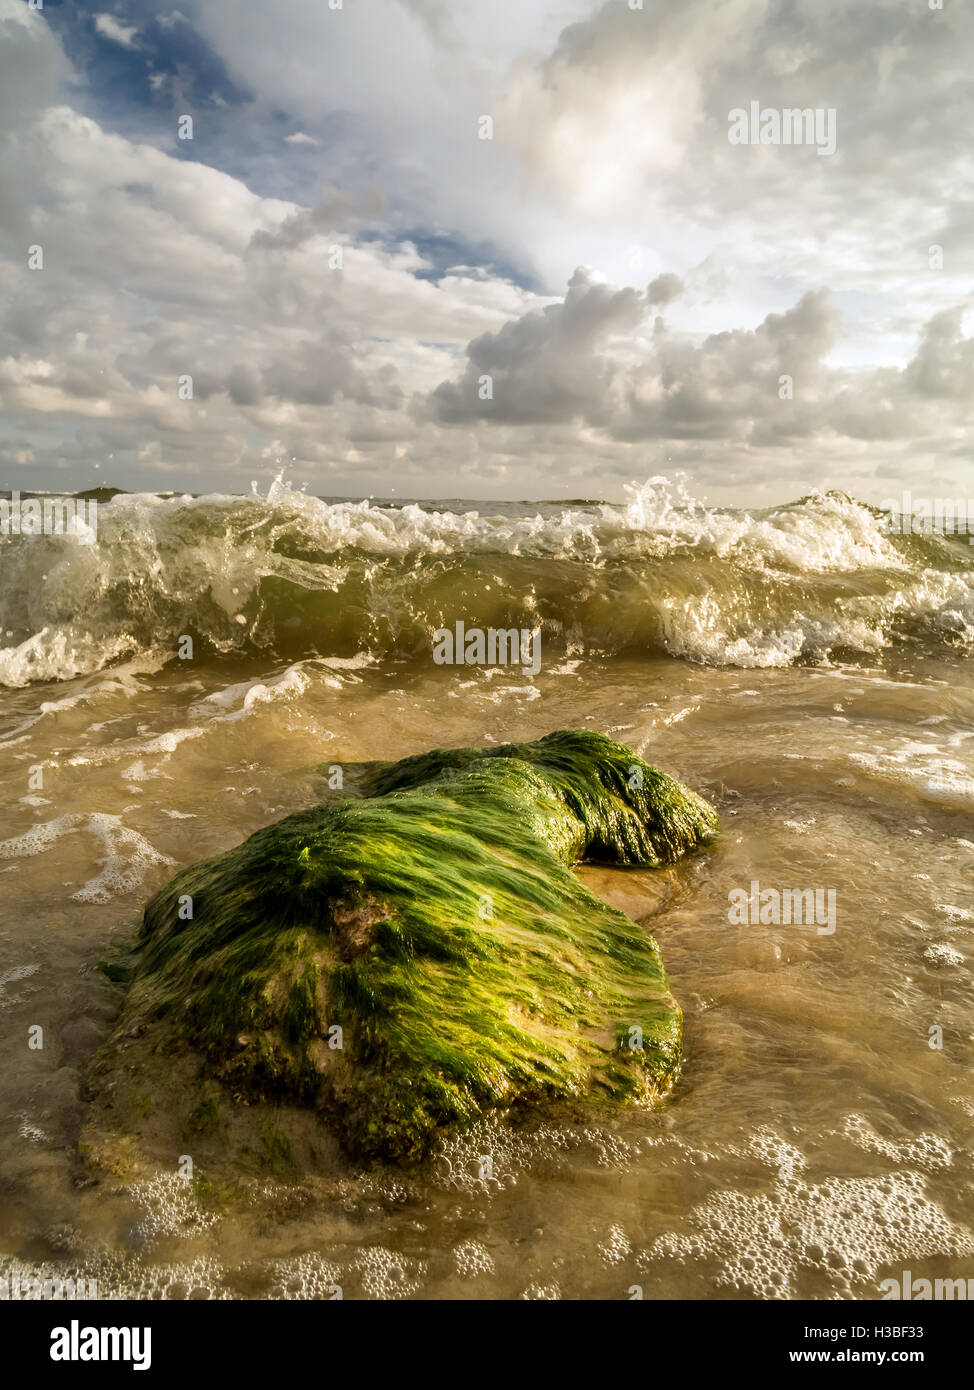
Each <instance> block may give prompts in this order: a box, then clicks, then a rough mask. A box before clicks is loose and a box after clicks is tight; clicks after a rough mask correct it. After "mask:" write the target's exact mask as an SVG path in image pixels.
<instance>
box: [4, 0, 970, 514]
mask: <svg viewBox="0 0 974 1390" xmlns="http://www.w3.org/2000/svg"><path fill="white" fill-rule="evenodd" d="M180 5H181V8H180V10H174V11H172V12H171V13H169V14H167V15H162V16H160V15H157V14H155V13H151V12H150V9H151V7H149V6H147V5H146V4H145V3H144V0H129V3H128V5H127V7H126V17H125V18H124V19H120V18H119V17H118V16H117V15H116V16H113V15H111V14H108V13H104V14H100V15H98V16H96V19H95V30H96V32H97V33H99V34H100V35H101V37H102V38H104V39H109V40H110V41H111V42H110V43H105V44H99V43H95V42H93V40H92V32H93V31H92V26H91V24H90V23H88V19H87V16H84V17H83V18H84V22H80V21H78V20H77V18H75V20H73V21H72V20H71V15H73V14H74V11H73V10H72V9H69V7H67V6H64V7H61V6H57V7H55V6H51V7H49V10H44V11H42V12H38V11H33V12H32V11H30V9H29V8H28V7H27V6H25V5H24V4H23V3H22V0H0V40H2V43H0V65H2V69H3V70H2V73H0V121H2V129H3V131H4V132H5V133H4V134H3V135H2V136H0V294H2V302H3V305H4V308H3V324H2V343H3V347H2V358H0V407H2V411H3V418H2V421H0V460H2V462H3V463H4V464H5V465H6V466H7V467H8V468H9V469H10V470H17V474H18V476H19V475H20V474H22V473H26V472H30V473H31V475H32V477H33V478H34V480H35V481H36V483H37V485H39V486H44V485H48V486H50V485H54V484H62V485H63V484H64V483H65V482H66V481H67V480H69V479H70V480H71V481H72V482H76V483H77V484H78V485H82V486H83V485H88V484H90V483H91V482H93V481H100V480H104V478H105V473H106V469H108V468H111V470H113V473H114V477H113V480H115V481H119V482H121V483H122V484H123V485H133V486H137V485H139V483H140V481H142V482H143V483H144V485H151V483H152V480H153V479H154V478H158V479H160V480H164V481H163V482H162V483H161V485H164V486H167V487H170V486H177V487H178V486H194V487H198V486H204V485H205V486H209V487H214V486H221V487H225V488H228V489H229V488H239V487H241V486H242V487H244V488H246V486H247V484H248V482H249V479H250V477H252V476H255V473H257V474H258V475H259V472H260V469H261V468H262V467H265V466H266V468H268V469H270V468H275V469H276V467H278V466H279V465H280V463H281V462H284V463H286V464H287V466H288V468H289V469H290V470H291V475H292V476H293V477H294V478H295V479H296V480H297V481H304V482H308V483H309V484H311V485H312V486H313V487H315V488H316V489H317V490H325V491H327V490H329V488H330V487H331V489H332V490H334V491H340V492H354V491H357V490H360V489H361V490H363V491H378V492H382V491H389V487H390V485H391V483H394V484H395V486H396V489H397V492H399V493H400V494H402V493H408V492H412V493H416V494H420V495H423V494H426V495H429V494H436V493H438V492H439V493H440V494H441V495H442V494H443V493H450V494H455V493H456V492H457V491H460V490H464V489H466V490H467V491H468V492H469V493H470V494H471V495H475V496H477V495H483V493H484V492H485V491H487V492H492V493H494V494H495V495H508V496H509V495H511V493H512V492H514V493H516V494H517V495H522V496H528V495H532V494H533V495H551V494H552V493H555V494H561V495H564V494H565V491H566V490H569V492H570V493H574V494H576V495H577V494H578V493H581V492H585V493H589V494H603V495H604V494H606V493H608V494H610V495H618V491H619V486H620V484H621V482H624V481H628V480H629V479H631V478H633V477H645V476H647V474H649V473H655V472H659V471H662V470H663V469H665V468H669V467H677V466H679V467H683V468H685V469H686V470H687V471H688V472H689V473H690V474H691V477H692V478H693V479H695V480H696V482H697V483H698V484H699V485H700V487H701V488H705V489H708V490H717V491H718V492H719V491H721V490H723V492H724V494H725V496H726V497H727V500H731V501H750V500H751V499H752V497H754V496H757V495H759V496H767V495H768V493H769V492H770V493H772V494H774V495H775V496H777V497H781V496H783V495H786V494H787V493H796V492H800V491H807V490H808V488H809V487H811V486H815V485H821V486H830V485H831V486H835V485H839V486H847V487H850V488H853V489H854V490H855V489H859V490H860V491H862V492H863V493H864V494H865V495H873V496H877V495H885V494H886V493H887V492H888V490H889V483H888V480H889V478H890V476H892V474H891V470H892V472H893V473H894V474H895V473H896V471H897V470H899V472H900V473H901V474H902V475H903V476H906V477H909V476H914V475H915V474H916V473H918V472H923V473H925V474H926V475H927V477H928V478H930V479H933V478H937V477H942V478H944V479H947V480H948V482H947V486H950V481H949V480H951V479H955V480H956V479H961V478H963V477H964V476H965V471H966V472H969V451H970V425H971V405H970V402H971V401H972V399H974V393H972V389H971V388H972V385H974V367H972V354H974V348H972V340H971V338H970V337H968V336H965V317H964V315H965V309H966V307H967V305H968V301H969V296H970V292H971V285H972V283H974V280H972V277H974V238H972V237H971V230H972V225H974V213H972V205H971V203H970V200H965V198H964V196H963V189H964V188H966V187H967V186H969V184H970V179H971V177H972V176H974V157H972V155H971V153H970V151H969V148H968V143H969V142H968V140H967V138H966V132H967V131H969V129H970V127H971V121H972V118H974V91H972V89H971V86H970V83H969V80H968V78H967V72H966V62H965V55H966V53H967V51H969V47H970V40H971V38H972V37H974V12H971V10H970V7H963V6H949V7H947V9H946V10H945V11H943V12H939V13H936V12H932V11H929V10H927V9H926V8H924V7H923V6H920V5H918V6H915V7H904V6H902V5H901V4H899V3H898V0H864V3H863V4H862V5H861V6H855V7H846V8H844V9H843V8H841V7H839V8H836V7H829V6H826V7H824V8H823V7H822V5H821V3H820V0H731V3H728V4H726V5H723V6H718V7H714V6H713V5H712V4H710V3H706V4H705V3H703V0H686V3H684V4H681V5H679V6H674V5H672V4H670V3H663V0H645V6H644V9H643V10H641V11H639V10H630V9H629V7H628V5H626V4H625V3H612V4H605V5H598V6H597V5H593V4H592V3H589V0H551V3H550V4H546V5H545V6H524V5H523V3H519V0H496V4H494V5H492V6H489V7H484V6H481V5H478V4H474V3H473V0H456V3H455V4H450V5H447V4H444V3H441V0H376V3H375V4H371V5H368V6H365V5H346V6H345V7H344V9H343V10H341V11H337V10H331V9H330V8H329V7H328V6H325V5H317V6H309V5H307V4H306V3H304V0H281V3H280V4H275V5H274V6H273V7H254V6H252V5H249V4H246V3H244V0H206V3H205V4H204V3H201V0H185V3H184V0H180ZM106 24H107V25H108V27H107V28H106ZM72 25H73V27H72ZM113 25H114V30H113V31H112V32H109V31H110V30H112V26H113ZM120 35H121V37H119V36H120ZM62 41H63V43H64V44H65V45H66V46H67V48H68V51H69V52H70V54H71V58H72V62H73V64H74V67H73V68H72V63H69V62H68V60H67V58H66V57H65V52H64V50H63V48H62ZM123 50H128V51H127V52H123ZM123 64H124V65H125V71H126V72H130V71H131V72H136V69H137V73H136V75H137V76H138V80H137V81H136V80H133V81H132V82H128V81H126V82H120V81H118V78H117V73H118V71H119V70H120V65H123ZM150 84H151V85H150ZM217 98H219V101H221V102H225V103H226V107H225V109H220V110H218V109H217V106H218V102H217ZM752 98H754V99H759V100H760V101H761V103H762V105H763V106H765V107H768V106H779V107H782V106H805V105H810V106H813V107H814V106H820V105H828V106H834V107H835V108H836V110H837V113H838V148H837V152H836V154H835V156H834V157H831V158H821V157H819V156H817V155H816V154H815V151H814V150H803V149H801V148H795V147H790V148H788V149H785V148H775V147H738V146H732V145H730V144H729V142H728V140H727V115H728V112H729V111H730V110H732V109H733V108H735V107H739V106H746V104H747V103H748V101H749V100H750V99H752ZM183 111H192V112H194V113H195V117H196V127H195V138H194V140H193V141H192V142H189V141H186V142H179V141H177V139H176V133H175V120H174V116H173V113H174V112H183ZM485 114H489V115H491V117H492V119H493V137H494V138H493V139H492V140H481V139H479V138H478V123H479V121H480V117H481V116H483V115H485ZM3 118H6V119H3ZM282 144H288V145H289V146H290V147H293V149H294V150H297V149H299V148H302V149H303V148H304V147H306V146H313V147H314V148H315V149H316V150H320V151H321V156H320V157H319V156H318V155H317V154H316V155H315V156H314V157H313V158H304V157H300V158H298V157H294V155H293V154H291V153H289V152H288V153H286V152H285V151H283V150H282V148H281V146H282ZM282 156H283V157H282ZM325 159H327V168H328V178H329V182H328V184H327V185H324V186H322V185H320V184H318V183H317V182H316V181H315V180H316V178H317V177H318V174H319V171H320V168H321V167H322V162H323V160H325ZM958 190H960V192H958ZM37 245H39V246H41V247H42V248H43V254H44V268H43V270H42V271H31V270H29V269H28V267H27V248H28V247H30V246H37ZM931 248H939V254H937V255H935V254H933V252H932V250H931ZM579 266H583V267H585V268H583V269H578V268H577V267H579ZM566 285H567V288H566ZM184 375H191V376H192V378H193V385H194V392H193V399H192V400H181V399H180V397H179V394H178V390H177V384H178V381H179V378H180V377H181V376H184ZM485 377H489V378H490V387H491V390H490V391H489V392H484V391H483V378H485ZM784 377H789V378H791V383H792V390H791V393H790V396H789V394H788V393H787V392H786V393H785V394H784V395H783V394H782V386H781V379H782V378H784ZM96 464H99V465H100V466H101V471H100V472H99V474H98V475H97V476H95V477H93V476H92V473H93V470H94V469H95V466H96ZM932 485H933V484H932V483H931V486H932ZM957 485H959V484H957ZM880 488H881V492H880V491H878V490H879V489H880Z"/></svg>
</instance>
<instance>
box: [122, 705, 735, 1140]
mask: <svg viewBox="0 0 974 1390" xmlns="http://www.w3.org/2000/svg"><path fill="white" fill-rule="evenodd" d="M357 791H358V792H359V793H360V794H357V795H355V796H349V797H347V798H346V799H345V800H342V801H340V802H338V803H331V804H325V805H320V806H315V807H312V808H311V809H310V810H307V811H301V812H299V813H298V814H296V815H292V816H288V817H287V818H286V819H285V820H282V821H279V822H278V823H277V824H275V825H271V826H268V827H267V828H266V829H264V830H260V831H258V832H257V833H256V834H254V835H252V836H251V837H250V839H248V840H247V841H246V842H245V843H244V844H242V845H240V846H239V847H238V848H237V849H234V850H231V851H229V852H228V853H226V854H222V855H219V856H218V857H217V858H215V859H210V860H207V861H205V862H204V863H201V864H196V865H193V866H192V867H191V868H188V869H185V870H183V871H182V872H181V873H179V874H177V875H176V877H175V878H174V879H173V880H172V882H171V883H169V884H168V885H167V886H166V887H165V888H163V889H162V890H161V891H160V892H158V893H157V894H156V895H155V897H153V898H152V900H151V901H150V902H149V904H148V906H147V908H146V910H145V917H144V921H143V925H142V929H141V933H140V936H139V940H138V943H137V948H136V956H135V971H134V977H133V979H132V983H131V985H130V988H129V991H128V994H127V997H126V1000H125V1004H124V1007H123V1010H122V1015H121V1018H120V1020H119V1024H118V1027H117V1029H116V1034H115V1049H114V1055H115V1058H116V1063H117V1064H118V1065H122V1063H121V1062H120V1061H119V1058H120V1057H121V1052H122V1051H123V1050H124V1044H121V1040H124V1039H131V1038H140V1039H142V1040H143V1043H147V1044H148V1047H149V1048H150V1050H151V1051H152V1053H153V1054H154V1055H155V1056H156V1057H157V1058H158V1057H159V1056H162V1057H165V1058H173V1059H175V1058H176V1057H179V1058H181V1059H185V1058H186V1057H187V1056H189V1057H191V1058H192V1059H193V1065H194V1068H196V1069H197V1071H198V1074H199V1075H201V1076H203V1077H205V1078H207V1080H216V1081H218V1082H219V1083H221V1090H222V1091H223V1093H224V1094H225V1095H226V1097H227V1099H228V1100H229V1098H230V1097H233V1098H234V1099H236V1100H237V1101H244V1102H247V1103H249V1104H254V1103H255V1102H272V1103H276V1104H284V1105H291V1106H300V1107H306V1108H308V1109H310V1110H311V1111H313V1112H314V1113H315V1114H317V1115H318V1116H320V1118H321V1120H322V1121H323V1122H324V1123H325V1124H326V1125H327V1126H328V1127H329V1128H331V1129H332V1130H333V1131H334V1132H335V1133H336V1134H337V1136H338V1138H339V1140H340V1142H341V1144H342V1146H343V1147H344V1148H345V1150H346V1151H347V1152H348V1153H350V1154H351V1155H353V1156H354V1157H357V1158H366V1159H367V1158H381V1159H385V1160H392V1161H404V1160H409V1159H414V1158H418V1157H422V1156H423V1155H424V1154H426V1153H428V1152H429V1150H430V1148H431V1146H432V1143H433V1141H434V1139H435V1138H436V1135H437V1133H438V1132H440V1131H442V1130H443V1129H444V1128H449V1127H454V1126H463V1125H466V1124H469V1123H472V1122H473V1121H475V1120H476V1119H478V1118H479V1117H481V1116H482V1115H483V1114H484V1112H485V1111H487V1110H489V1109H492V1108H497V1107H500V1108H505V1109H508V1108H511V1107H515V1106H521V1105H524V1104H526V1103H535V1102H539V1101H545V1100H558V1099H566V1098H590V1099H603V1100H607V1101H614V1102H620V1101H637V1102H640V1101H642V1102H645V1101H648V1100H651V1099H653V1098H654V1097H656V1096H658V1095H660V1094H661V1093H662V1092H664V1091H665V1090H666V1089H667V1088H668V1087H669V1085H670V1084H671V1082H672V1080H673V1078H674V1075H675V1073H676V1070H677V1068H678V1065H679V1059H680V1038H681V1021H682V1020H681V1013H680V1009H679V1007H678V1005H677V1004H676V1002H675V1000H674V999H673V997H672V995H671V994H670V991H669V986H668V983H667V979H666V975H665V972H664V970H663V964H662V961H661V958H660V953H659V948H658V946H657V944H656V942H655V941H654V939H653V938H652V936H651V935H650V934H649V933H648V932H647V931H646V930H645V929H644V928H642V927H639V926H637V925H636V924H635V923H634V922H633V921H631V920H630V919H629V918H628V917H626V916H625V915H624V914H623V913H622V912H619V911H617V910H616V909H615V908H612V907H610V906H608V905H607V904H606V903H604V902H602V901H601V900H600V899H599V898H597V897H595V896H594V895H593V894H592V893H591V892H589V891H588V889H587V888H586V887H585V886H584V885H583V884H582V883H580V882H579V881H578V879H577V878H576V877H575V875H574V874H573V873H572V872H571V868H570V866H571V865H572V864H573V863H576V862H578V861H581V860H590V861H597V862H601V863H606V864H615V865H641V866H654V867H656V866H659V865H662V864H665V863H670V862H672V861H674V860H676V859H678V858H679V857H680V856H681V855H683V854H685V853H686V852H687V851H688V850H691V849H692V848H694V846H696V845H698V844H700V843H702V842H705V841H707V840H708V839H710V838H711V837H712V836H713V835H714V834H715V833H716V831H717V817H716V814H715V812H714V811H713V809H712V808H711V807H710V806H709V805H708V804H707V803H706V802H705V801H703V800H702V799H701V798H700V797H698V796H697V795H695V794H694V793H693V792H691V791H689V790H688V789H687V788H686V787H684V786H682V785H681V784H680V783H678V782H675V781H674V780H673V779H672V778H670V777H667V776H666V775H665V774H663V773H661V772H658V771H656V770H655V769H653V768H651V767H649V766H648V765H647V764H646V763H644V762H642V761H641V760H640V759H639V758H637V757H636V756H635V755H634V754H633V753H632V752H631V751H630V750H629V749H627V748H624V747H622V746H621V745H620V744H617V743H614V742H612V741H611V740H610V739H608V738H606V737H604V736H603V735H600V734H596V733H592V732H588V731H586V732H561V733H554V734H550V735H548V737H547V738H543V739H540V740H539V741H538V742H536V743H526V744H508V745H506V746H503V747H498V748H491V749H474V748H465V749H456V750H448V751H437V752H432V753H427V754H424V755H422V756H420V757H414V758H406V759H404V760H403V761H402V762H398V763H392V764H369V765H368V766H367V768H366V769H365V772H364V776H363V778H362V781H361V784H360V786H359V787H358V789H357ZM190 900H191V905H192V907H191V910H192V917H191V919H189V918H187V908H186V904H187V902H189V901H190ZM634 1043H635V1044H636V1045H635V1046H634ZM112 1055H113V1045H112V1043H110V1044H109V1049H108V1057H109V1059H111V1057H112ZM174 1074H175V1073H174Z"/></svg>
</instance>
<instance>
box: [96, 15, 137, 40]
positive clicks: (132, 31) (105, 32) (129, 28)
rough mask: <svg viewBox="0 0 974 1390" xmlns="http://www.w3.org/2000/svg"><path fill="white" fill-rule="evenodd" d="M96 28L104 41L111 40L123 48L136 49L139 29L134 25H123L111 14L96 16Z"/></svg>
mask: <svg viewBox="0 0 974 1390" xmlns="http://www.w3.org/2000/svg"><path fill="white" fill-rule="evenodd" d="M95 28H96V29H97V31H98V33H99V34H101V36H102V38H103V39H110V40H111V42H112V43H119V44H121V45H122V47H123V48H134V47H135V36H136V34H137V33H138V29H137V28H136V26H135V25H134V24H133V25H128V24H122V23H121V21H120V20H117V19H116V18H115V16H114V15H111V14H96V15H95Z"/></svg>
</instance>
